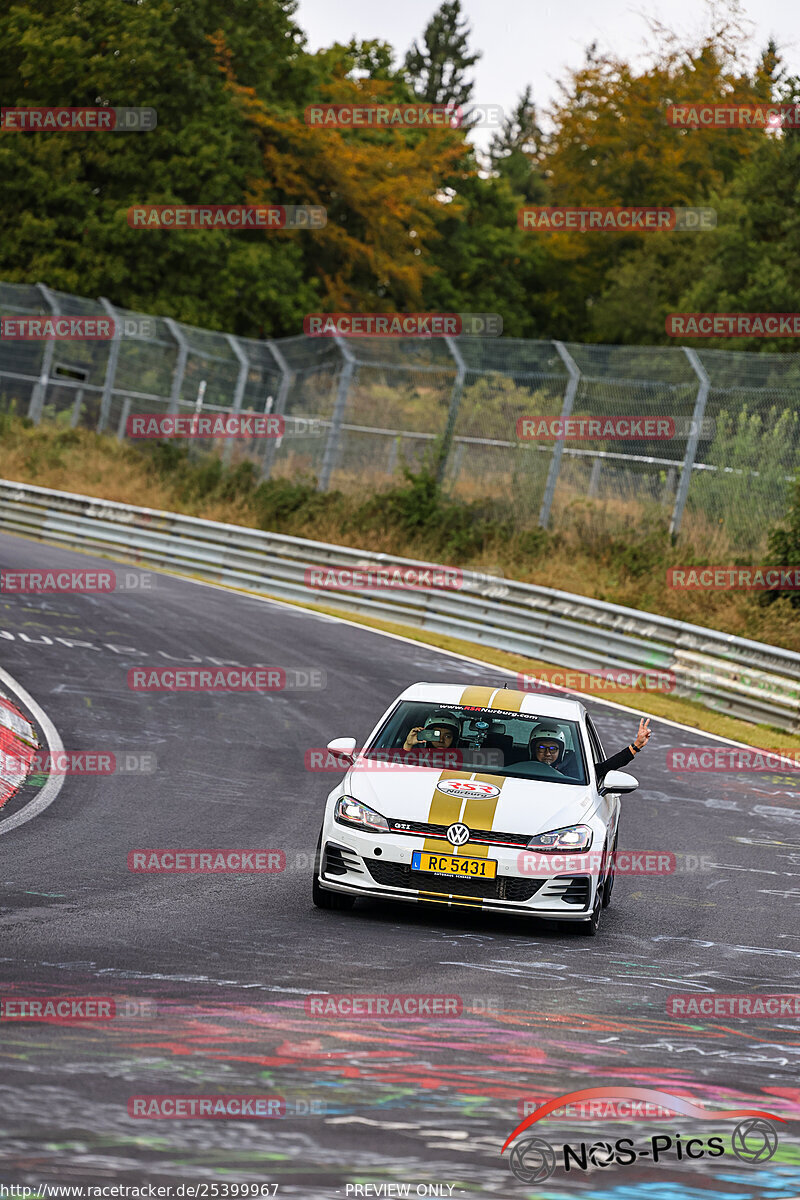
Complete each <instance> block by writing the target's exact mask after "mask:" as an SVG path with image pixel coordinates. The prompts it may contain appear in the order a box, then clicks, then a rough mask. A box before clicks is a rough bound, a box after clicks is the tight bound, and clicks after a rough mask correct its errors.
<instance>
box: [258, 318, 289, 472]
mask: <svg viewBox="0 0 800 1200" xmlns="http://www.w3.org/2000/svg"><path fill="white" fill-rule="evenodd" d="M267 349H268V350H269V352H270V354H271V355H272V357H273V358H274V359H275V362H276V363H277V364H278V370H279V371H280V373H281V381H280V384H279V385H278V394H277V396H276V397H275V405H274V407H273V408H271V409H269V411H270V412H272V413H275V415H276V416H283V414H284V413H285V411H286V401H287V399H288V396H289V388H290V387H291V386H292V371H291V369H290V367H289V364H288V363H287V361H286V359H285V358H284V357H283V354H282V353H281V351H280V350H279V349H278V347H277V346H276V345H275V342H273V341H272V340H270V341H268V342H267ZM264 411H265V412H266V411H267V409H265V410H264ZM279 443H280V439H279V438H267V445H266V449H265V451H264V459H263V462H262V466H261V478H262V479H269V477H270V475H271V474H272V468H273V466H274V464H275V455H276V454H277V452H278V445H279Z"/></svg>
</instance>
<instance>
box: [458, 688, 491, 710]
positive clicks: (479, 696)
mask: <svg viewBox="0 0 800 1200" xmlns="http://www.w3.org/2000/svg"><path fill="white" fill-rule="evenodd" d="M495 691H497V689H496V688H493V687H477V686H475V685H471V686H470V687H465V688H464V691H463V693H462V696H461V699H460V700H459V704H468V705H470V706H471V707H473V708H486V706H487V704H488V703H489V701H490V700H491V698H492V693H493V692H495Z"/></svg>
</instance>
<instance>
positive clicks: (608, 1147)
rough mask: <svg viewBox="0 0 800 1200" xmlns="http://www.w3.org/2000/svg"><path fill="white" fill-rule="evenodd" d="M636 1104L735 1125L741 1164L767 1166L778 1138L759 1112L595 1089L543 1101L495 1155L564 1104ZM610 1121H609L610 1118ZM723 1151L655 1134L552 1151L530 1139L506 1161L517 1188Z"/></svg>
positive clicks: (698, 1140)
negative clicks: (557, 1176) (560, 1174)
mask: <svg viewBox="0 0 800 1200" xmlns="http://www.w3.org/2000/svg"><path fill="white" fill-rule="evenodd" d="M610 1097H614V1098H616V1099H625V1100H638V1101H645V1102H647V1103H653V1104H657V1105H659V1106H660V1107H661V1108H662V1109H669V1110H670V1111H672V1112H674V1113H677V1114H679V1115H681V1116H687V1117H695V1118H697V1119H699V1120H704V1121H708V1120H734V1119H736V1118H743V1119H741V1120H739V1123H738V1124H737V1125H736V1127H735V1129H734V1130H733V1133H732V1135H731V1146H730V1149H731V1151H732V1153H733V1154H734V1155H735V1156H736V1158H738V1159H739V1160H740V1161H741V1162H746V1163H753V1164H761V1163H765V1162H768V1161H769V1160H770V1159H771V1158H772V1156H773V1155H774V1154H775V1151H776V1150H777V1148H778V1135H777V1132H776V1130H775V1127H774V1126H773V1125H772V1124H771V1121H781V1122H783V1121H784V1120H785V1118H784V1117H779V1116H777V1115H776V1114H775V1113H769V1112H764V1111H762V1110H761V1109H752V1108H746V1109H745V1108H742V1109H732V1110H731V1111H730V1112H724V1113H720V1112H714V1113H712V1112H709V1111H708V1110H707V1109H703V1108H699V1107H698V1106H697V1105H696V1104H692V1102H691V1101H690V1100H684V1099H683V1098H682V1097H680V1096H673V1095H672V1094H671V1093H670V1092H660V1091H657V1090H655V1089H653V1088H634V1087H622V1088H621V1087H598V1088H584V1089H583V1090H582V1091H578V1092H568V1093H567V1094H566V1095H564V1096H557V1097H556V1098H555V1099H554V1100H548V1102H547V1103H546V1104H543V1105H541V1106H540V1107H539V1108H537V1109H536V1110H535V1112H532V1113H531V1114H530V1116H528V1117H526V1118H525V1120H524V1121H522V1122H521V1123H520V1124H519V1125H518V1126H517V1128H516V1129H515V1130H514V1131H513V1133H511V1134H510V1136H509V1137H508V1138H507V1139H506V1141H505V1143H504V1144H503V1148H502V1150H501V1151H500V1153H501V1154H502V1153H504V1152H505V1150H506V1149H507V1148H508V1146H509V1145H510V1144H511V1142H513V1141H514V1139H515V1138H517V1137H519V1135H520V1134H521V1133H523V1132H524V1131H525V1130H526V1129H529V1128H530V1126H531V1125H533V1124H534V1123H535V1122H536V1121H539V1120H541V1119H542V1117H546V1116H548V1114H549V1113H551V1112H553V1111H554V1110H555V1109H560V1108H562V1107H564V1106H565V1105H567V1104H576V1103H580V1102H584V1101H588V1100H597V1099H600V1098H610ZM611 1119H612V1120H613V1119H614V1118H611ZM725 1150H726V1147H725V1144H724V1140H723V1138H722V1137H716V1136H715V1137H690V1138H685V1137H682V1136H681V1134H678V1133H676V1134H674V1135H669V1134H665V1133H662V1134H657V1135H654V1136H652V1137H650V1138H647V1139H643V1140H641V1141H640V1142H638V1143H637V1142H636V1141H635V1140H634V1139H633V1138H617V1139H616V1140H615V1141H613V1142H610V1141H597V1142H592V1143H586V1142H578V1143H564V1144H562V1145H561V1146H560V1147H559V1148H556V1147H554V1146H553V1145H552V1144H551V1143H550V1142H548V1141H547V1140H546V1139H545V1138H543V1137H539V1136H531V1137H527V1138H525V1139H523V1140H522V1141H520V1142H517V1144H516V1145H515V1146H514V1148H513V1149H512V1151H511V1154H510V1156H509V1167H510V1168H511V1170H512V1172H513V1173H514V1175H515V1176H516V1177H517V1179H519V1180H520V1182H522V1183H526V1184H531V1183H544V1181H545V1180H547V1179H549V1178H550V1177H551V1175H553V1174H554V1173H555V1171H556V1169H557V1168H558V1166H559V1164H560V1165H562V1166H563V1168H564V1171H565V1172H567V1173H569V1172H571V1171H588V1170H589V1169H590V1168H592V1167H608V1166H632V1165H633V1164H634V1163H636V1162H639V1160H641V1159H644V1160H645V1162H653V1163H658V1162H662V1161H664V1160H665V1159H667V1158H669V1159H670V1160H680V1159H683V1158H689V1159H695V1160H696V1159H702V1158H719V1157H720V1156H721V1155H723V1154H724V1153H725Z"/></svg>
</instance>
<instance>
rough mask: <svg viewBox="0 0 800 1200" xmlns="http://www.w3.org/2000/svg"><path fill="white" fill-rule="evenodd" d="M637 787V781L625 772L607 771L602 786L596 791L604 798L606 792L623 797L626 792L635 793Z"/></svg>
mask: <svg viewBox="0 0 800 1200" xmlns="http://www.w3.org/2000/svg"><path fill="white" fill-rule="evenodd" d="M638 786H639V780H638V779H634V777H633V776H632V775H629V774H628V772H627V771H607V772H606V774H605V777H604V779H603V783H602V786H601V787H599V788H598V789H597V790H598V792H599V793H600V795H601V796H605V795H606V793H607V792H617V793H619V794H620V795H622V796H624V795H625V794H626V793H627V792H635V791H636V789H637V787H638Z"/></svg>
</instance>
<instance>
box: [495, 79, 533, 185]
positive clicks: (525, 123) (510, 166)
mask: <svg viewBox="0 0 800 1200" xmlns="http://www.w3.org/2000/svg"><path fill="white" fill-rule="evenodd" d="M543 142H544V138H543V134H542V130H541V129H540V127H539V121H538V117H537V113H536V105H535V104H534V102H533V89H532V88H531V86H530V84H528V86H527V87H526V88H525V91H524V92H523V93H522V95H521V96H520V98H519V101H518V102H517V105H516V107H515V108H514V109H513V111H512V112H511V113H510V115H509V116H507V117H505V119H504V121H503V124H502V127H501V129H500V132H499V133H496V134H494V135H493V137H492V140H491V144H490V146H489V159H490V161H491V164H492V167H493V168H494V170H495V171H496V172H497V173H498V175H502V176H503V177H504V178H505V179H507V180H508V182H509V184H510V186H511V188H512V190H513V191H514V192H518V193H519V194H520V195H521V196H522V197H523V199H524V200H526V201H527V202H528V203H530V204H541V203H543V202H544V200H545V197H546V195H547V188H546V186H545V183H544V180H543V179H542V177H541V176H540V175H539V174H538V172H537V171H536V170H535V166H534V164H535V160H536V159H537V158H538V157H539V156H540V155H541V152H542V149H543Z"/></svg>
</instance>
